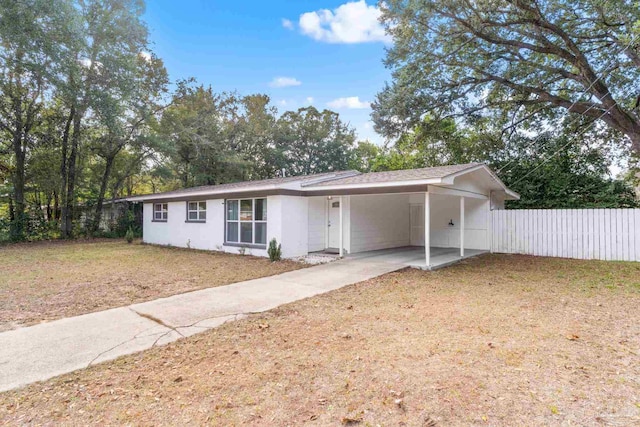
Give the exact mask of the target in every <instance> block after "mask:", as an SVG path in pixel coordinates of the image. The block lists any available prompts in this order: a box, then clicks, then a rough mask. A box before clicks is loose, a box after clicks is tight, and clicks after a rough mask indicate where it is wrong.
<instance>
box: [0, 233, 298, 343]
mask: <svg viewBox="0 0 640 427" xmlns="http://www.w3.org/2000/svg"><path fill="white" fill-rule="evenodd" d="M302 267H303V265H302V264H300V263H296V262H291V261H282V262H277V263H271V262H269V260H268V259H265V258H258V257H253V256H240V255H235V254H225V253H221V252H207V251H195V250H188V249H178V248H168V247H160V246H150V245H142V244H139V243H137V244H131V245H129V244H127V243H125V242H123V241H113V240H104V239H103V240H96V241H78V242H42V243H31V244H19V245H13V246H6V247H2V248H0V271H1V272H2V274H0V331H2V330H8V329H12V328H15V327H19V326H25V325H32V324H35V323H38V322H42V321H48V320H53V319H59V318H62V317H68V316H75V315H79V314H84V313H89V312H93V311H99V310H104V309H107V308H112V307H119V306H124V305H128V304H132V303H136V302H142V301H148V300H152V299H155V298H160V297H166V296H169V295H174V294H178V293H182V292H188V291H193V290H197V289H203V288H210V287H214V286H221V285H227V284H229V283H234V282H240V281H243V280H249V279H255V278H258V277H264V276H270V275H273V274H279V273H283V272H285V271H290V270H295V269H297V268H302Z"/></svg>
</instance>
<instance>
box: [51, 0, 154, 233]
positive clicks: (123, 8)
mask: <svg viewBox="0 0 640 427" xmlns="http://www.w3.org/2000/svg"><path fill="white" fill-rule="evenodd" d="M76 10H77V11H78V14H79V16H78V17H77V18H76V19H77V21H78V23H79V24H78V26H77V28H76V34H75V36H76V37H75V38H74V40H73V41H72V42H70V43H69V44H68V48H69V50H70V53H71V55H72V56H73V60H72V61H69V62H68V64H67V66H68V68H67V70H66V80H65V82H64V84H63V85H60V87H59V89H60V90H59V96H60V97H61V98H62V99H63V100H64V102H65V103H66V105H67V106H68V109H69V116H68V118H67V123H66V131H65V136H64V138H63V141H62V163H61V167H60V173H61V178H62V189H61V193H62V194H63V196H64V201H63V204H62V218H61V232H62V235H63V237H70V236H71V235H72V231H73V217H74V205H75V191H76V177H77V172H78V171H77V164H76V162H77V158H78V151H79V149H80V143H81V138H82V130H83V124H84V122H85V120H86V119H87V114H88V113H91V112H94V111H99V110H100V108H104V103H105V102H107V101H105V99H106V98H108V97H109V96H118V94H120V93H126V92H127V90H128V88H129V85H130V84H131V80H132V74H135V70H136V67H135V64H136V63H137V62H138V61H139V57H140V55H145V54H146V52H148V51H149V49H148V40H147V29H146V26H145V25H144V23H143V22H142V20H141V16H142V13H143V12H144V3H143V2H142V1H141V0H110V1H106V2H105V1H100V0H78V1H77V7H76ZM113 94H115V95H113ZM101 103H102V105H101Z"/></svg>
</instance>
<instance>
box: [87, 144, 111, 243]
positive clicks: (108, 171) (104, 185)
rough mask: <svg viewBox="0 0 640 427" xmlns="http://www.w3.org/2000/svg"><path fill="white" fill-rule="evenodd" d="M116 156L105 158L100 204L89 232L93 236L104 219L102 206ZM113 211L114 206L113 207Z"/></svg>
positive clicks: (99, 195) (99, 197)
mask: <svg viewBox="0 0 640 427" xmlns="http://www.w3.org/2000/svg"><path fill="white" fill-rule="evenodd" d="M114 160H115V155H109V156H107V157H106V158H105V162H106V163H105V166H104V173H103V174H102V182H101V183H100V193H99V194H98V203H96V210H95V213H94V216H93V221H92V222H91V225H90V226H89V232H90V233H91V234H92V235H93V234H94V233H95V232H96V231H98V228H99V227H100V220H101V219H102V205H103V204H104V195H105V193H106V192H107V185H108V184H109V178H110V177H111V169H112V168H113V162H114ZM111 208H112V209H113V206H111Z"/></svg>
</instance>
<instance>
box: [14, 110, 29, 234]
mask: <svg viewBox="0 0 640 427" xmlns="http://www.w3.org/2000/svg"><path fill="white" fill-rule="evenodd" d="M17 112H18V111H16V113H17ZM17 128H18V129H17V130H16V131H15V133H14V134H13V154H14V156H15V162H16V167H15V170H14V173H13V195H14V197H15V206H14V220H13V224H12V229H13V233H12V234H13V239H15V240H23V239H24V238H25V234H24V233H25V229H26V219H25V203H24V184H25V176H24V166H25V157H26V153H25V150H24V146H23V134H22V124H20V125H19V126H17Z"/></svg>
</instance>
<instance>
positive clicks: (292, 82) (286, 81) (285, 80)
mask: <svg viewBox="0 0 640 427" xmlns="http://www.w3.org/2000/svg"><path fill="white" fill-rule="evenodd" d="M301 84H302V82H301V81H300V80H298V79H295V78H293V77H276V78H274V79H273V80H271V82H270V83H269V86H271V87H289V86H300V85H301Z"/></svg>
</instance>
